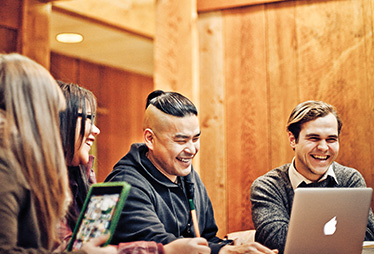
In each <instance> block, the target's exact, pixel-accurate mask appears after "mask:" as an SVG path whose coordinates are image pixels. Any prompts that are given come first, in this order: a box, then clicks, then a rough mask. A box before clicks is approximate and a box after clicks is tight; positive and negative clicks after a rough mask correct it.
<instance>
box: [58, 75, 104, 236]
mask: <svg viewBox="0 0 374 254" xmlns="http://www.w3.org/2000/svg"><path fill="white" fill-rule="evenodd" d="M57 83H58V84H59V85H60V87H61V89H62V92H63V94H64V96H65V99H66V110H65V111H63V112H61V113H60V131H61V139H62V145H63V149H64V154H65V159H66V163H67V165H68V175H69V184H70V189H71V190H72V192H73V195H74V196H73V202H72V203H71V205H70V207H69V210H68V213H67V215H66V220H67V224H68V225H69V227H70V228H71V230H73V229H74V227H75V224H76V221H77V219H78V216H79V213H80V211H81V210H82V208H83V203H84V200H85V198H86V196H87V193H88V190H89V187H90V184H89V180H88V177H87V174H86V169H85V168H84V165H75V166H73V165H71V162H72V160H73V158H74V154H75V143H76V140H78V142H80V145H82V142H83V138H84V135H85V130H86V124H87V123H86V122H87V121H86V119H87V118H89V117H92V118H91V123H94V116H95V115H96V108H97V104H96V97H95V96H94V94H93V93H92V92H91V91H89V90H87V89H85V88H83V87H80V86H78V85H76V84H73V83H65V82H63V81H60V80H57ZM86 105H89V107H90V108H91V115H90V116H89V115H88V114H87V107H86ZM78 117H81V118H82V122H81V128H80V130H79V137H78V139H77V137H76V128H77V121H78Z"/></svg>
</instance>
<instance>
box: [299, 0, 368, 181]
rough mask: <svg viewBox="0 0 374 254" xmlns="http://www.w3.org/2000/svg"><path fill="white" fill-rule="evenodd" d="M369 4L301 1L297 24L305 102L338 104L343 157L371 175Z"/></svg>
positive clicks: (301, 92)
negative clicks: (366, 11)
mask: <svg viewBox="0 0 374 254" xmlns="http://www.w3.org/2000/svg"><path fill="white" fill-rule="evenodd" d="M365 3H369V1H365V2H362V1H326V2H315V3H313V4H310V3H308V2H307V1H305V2H303V1H300V2H297V5H296V6H297V13H296V15H297V16H296V23H297V24H298V28H297V29H298V33H297V34H298V47H299V48H300V49H302V51H300V53H299V58H298V61H299V65H298V66H299V70H298V72H299V73H300V74H301V75H299V77H300V101H304V100H307V99H317V100H324V101H326V102H329V103H331V104H332V105H334V106H336V107H337V109H338V111H339V112H340V114H341V118H342V121H343V129H342V134H341V142H340V153H339V157H338V159H337V161H338V162H341V163H342V164H344V165H349V166H351V167H355V168H357V169H358V170H359V171H360V172H361V173H363V174H364V176H365V177H366V176H369V175H371V173H370V172H371V170H372V159H371V158H372V154H371V153H370V143H371V142H372V141H370V140H368V139H367V138H366V137H367V133H368V130H369V129H370V128H369V127H370V126H369V124H368V123H370V122H371V121H372V114H371V111H370V108H369V107H368V106H367V103H364V102H368V101H370V100H371V99H372V98H370V97H369V93H368V92H367V88H368V87H367V86H368V84H367V75H366V72H367V71H368V69H367V66H366V65H365V62H366V59H367V57H372V56H370V55H369V54H368V51H367V49H368V48H367V47H368V45H367V44H366V43H365V42H367V40H366V38H367V37H372V30H371V31H367V33H365V29H364V28H365V24H364V19H363V16H364V15H363V14H364V9H366V8H367V7H368V5H367V4H365ZM312 21H313V22H312ZM313 24H318V26H315V25H313ZM327 45H328V46H327ZM364 140H366V142H362V141H364ZM370 184H373V183H372V182H371V183H370Z"/></svg>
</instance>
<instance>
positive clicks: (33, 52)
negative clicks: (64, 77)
mask: <svg viewBox="0 0 374 254" xmlns="http://www.w3.org/2000/svg"><path fill="white" fill-rule="evenodd" d="M51 11H52V3H42V2H40V1H39V0H23V8H22V25H21V34H20V36H19V40H20V44H19V45H20V46H19V52H20V53H21V54H23V55H25V56H27V57H29V58H31V59H33V60H35V61H36V62H38V63H39V64H41V65H42V66H44V67H45V68H46V69H47V70H48V69H49V64H50V47H49V17H50V14H51Z"/></svg>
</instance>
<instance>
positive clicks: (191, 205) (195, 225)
mask: <svg viewBox="0 0 374 254" xmlns="http://www.w3.org/2000/svg"><path fill="white" fill-rule="evenodd" d="M188 201H189V202H190V208H191V216H192V223H193V227H194V229H195V234H196V237H200V230H199V224H198V223H197V217H196V210H195V206H194V204H193V201H192V199H189V200H188Z"/></svg>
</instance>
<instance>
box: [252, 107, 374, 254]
mask: <svg viewBox="0 0 374 254" xmlns="http://www.w3.org/2000/svg"><path fill="white" fill-rule="evenodd" d="M341 127H342V122H341V120H340V118H339V116H338V114H337V112H336V110H335V108H334V107H333V106H331V105H329V104H327V103H325V102H321V101H306V102H303V103H300V104H299V105H297V106H296V107H295V109H294V110H293V111H292V113H291V115H290V117H289V119H288V123H287V129H288V135H289V142H290V145H291V148H292V149H293V150H294V152H295V157H294V159H293V160H292V163H288V164H285V165H283V166H280V167H278V168H275V169H273V170H271V171H269V172H268V173H266V174H265V175H263V176H260V177H259V178H257V179H256V180H255V181H254V182H253V184H252V187H251V202H252V220H253V223H254V226H255V229H256V236H255V239H256V241H258V242H260V243H262V244H264V245H265V246H267V247H269V248H271V249H273V248H274V249H278V250H279V253H283V251H284V246H285V243H286V236H287V231H288V223H289V220H290V214H291V208H292V201H293V197H294V190H295V189H296V188H298V187H306V185H310V187H366V183H365V180H364V178H363V177H362V175H361V174H360V173H359V172H358V171H357V170H356V169H353V168H349V167H346V166H342V165H340V164H339V163H337V162H335V161H334V160H335V159H336V157H337V156H338V153H339V135H340V131H341ZM365 240H367V241H373V240H374V217H373V213H372V211H371V210H370V214H369V220H368V225H367V229H366V235H365Z"/></svg>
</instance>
